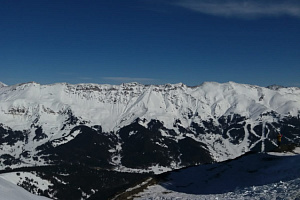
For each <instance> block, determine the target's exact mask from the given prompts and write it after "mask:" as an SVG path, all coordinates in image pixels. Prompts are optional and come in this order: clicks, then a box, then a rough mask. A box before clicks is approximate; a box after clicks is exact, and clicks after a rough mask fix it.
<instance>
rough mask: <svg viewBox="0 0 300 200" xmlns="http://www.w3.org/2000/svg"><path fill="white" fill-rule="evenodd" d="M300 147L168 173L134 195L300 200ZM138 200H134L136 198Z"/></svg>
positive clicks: (143, 197)
mask: <svg viewBox="0 0 300 200" xmlns="http://www.w3.org/2000/svg"><path fill="white" fill-rule="evenodd" d="M299 153H300V148H296V149H295V150H294V151H293V153H291V152H285V153H284V152H281V153H269V154H265V153H259V154H250V155H245V156H242V157H241V158H238V159H235V160H231V161H227V162H223V163H216V164H209V165H201V166H197V167H190V168H187V169H181V170H178V171H175V172H171V173H169V174H168V175H167V176H165V177H164V181H161V182H160V183H158V184H154V185H151V186H148V187H147V189H145V190H144V191H143V192H140V193H139V194H135V195H134V196H132V198H133V199H135V200H149V199H156V200H164V199H180V200H191V199H195V200H196V199H203V200H204V199H205V200H215V199H218V200H233V199H244V200H252V199H265V200H271V199H286V200H295V199H300V155H299ZM134 197H135V198H134Z"/></svg>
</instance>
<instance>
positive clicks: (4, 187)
mask: <svg viewBox="0 0 300 200" xmlns="http://www.w3.org/2000/svg"><path fill="white" fill-rule="evenodd" d="M47 199H49V198H46V197H42V196H37V195H34V194H31V193H29V192H28V191H26V190H25V189H23V188H21V187H19V186H17V185H15V184H13V183H11V182H9V181H6V180H5V179H3V178H1V177H0V200H47Z"/></svg>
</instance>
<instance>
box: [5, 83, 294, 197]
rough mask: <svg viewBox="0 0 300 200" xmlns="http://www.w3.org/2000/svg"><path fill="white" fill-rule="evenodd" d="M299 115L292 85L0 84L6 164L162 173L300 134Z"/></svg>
mask: <svg viewBox="0 0 300 200" xmlns="http://www.w3.org/2000/svg"><path fill="white" fill-rule="evenodd" d="M299 117H300V89H299V88H296V87H287V88H285V87H278V86H271V87H268V88H265V87H259V86H254V85H246V84H238V83H234V82H228V83H223V84H220V83H215V82H206V83H203V84H202V85H199V86H196V87H188V86H186V85H184V84H181V83H179V84H166V85H141V84H138V83H127V84H122V85H99V84H77V85H72V84H67V83H57V84H53V85H40V84H38V83H35V82H31V83H23V84H17V85H12V86H7V85H5V84H0V136H1V137H0V150H1V155H0V168H1V169H2V170H5V169H6V170H9V169H12V168H19V167H37V166H49V165H51V166H60V165H63V166H65V165H76V166H81V167H83V166H84V167H88V168H89V169H91V168H92V169H101V170H109V171H114V172H130V173H143V172H144V173H155V174H160V173H163V172H165V171H170V170H173V169H179V168H182V167H186V166H192V165H199V164H204V163H213V162H220V161H225V160H228V159H232V158H235V157H238V156H240V155H242V154H244V153H246V152H249V151H257V152H261V151H268V150H272V149H274V148H275V147H276V145H277V144H276V136H277V134H278V132H280V133H282V134H283V139H282V143H283V144H285V143H300V137H299V136H300V120H299ZM85 193H86V192H85ZM90 195H91V194H90Z"/></svg>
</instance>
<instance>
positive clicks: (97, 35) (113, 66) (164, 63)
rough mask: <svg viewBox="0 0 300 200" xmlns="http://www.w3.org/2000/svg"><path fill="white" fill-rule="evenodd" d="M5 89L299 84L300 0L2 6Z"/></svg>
mask: <svg viewBox="0 0 300 200" xmlns="http://www.w3.org/2000/svg"><path fill="white" fill-rule="evenodd" d="M0 70H1V73H0V81H1V82H3V83H6V84H8V85H12V84H16V83H23V82H30V81H35V82H38V83H41V84H49V83H57V82H68V83H100V84H103V83H109V84H121V83H123V82H140V83H143V84H165V83H179V82H182V83H184V84H187V85H190V86H194V85H199V84H201V83H202V82H205V81H216V82H220V83H223V82H228V81H234V82H238V83H247V84H254V85H260V86H268V85H272V84H278V85H284V86H300V1H299V0H69V1H67V0H26V1H11V0H1V4H0Z"/></svg>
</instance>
